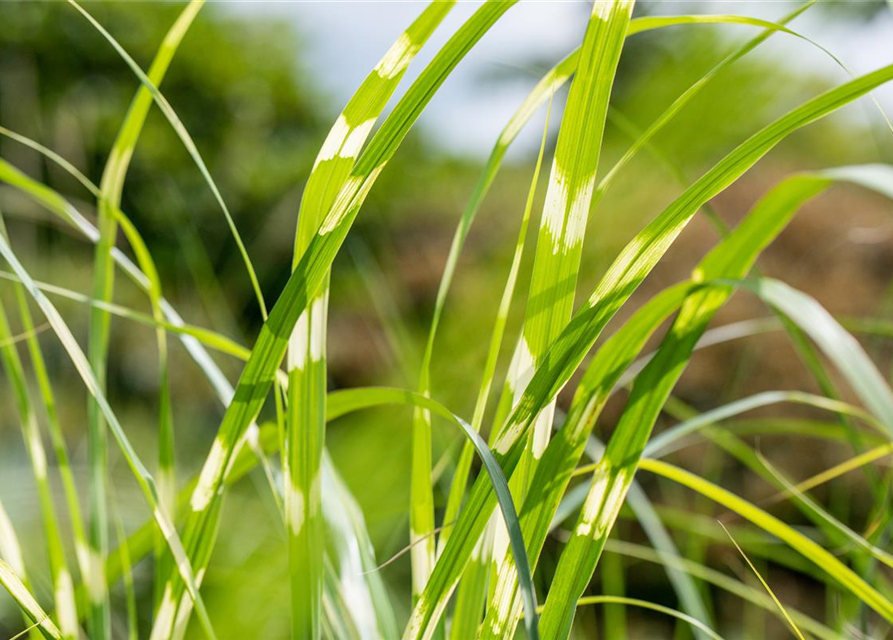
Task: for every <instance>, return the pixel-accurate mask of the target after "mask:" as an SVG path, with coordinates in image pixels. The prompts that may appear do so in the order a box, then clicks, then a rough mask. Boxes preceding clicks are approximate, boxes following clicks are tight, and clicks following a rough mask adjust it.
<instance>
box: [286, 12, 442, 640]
mask: <svg viewBox="0 0 893 640" xmlns="http://www.w3.org/2000/svg"><path fill="white" fill-rule="evenodd" d="M453 5H454V2H452V1H448V2H432V3H431V4H429V5H428V7H427V8H426V9H425V11H423V12H422V14H421V15H420V16H419V17H418V18H417V19H416V20H415V21H414V22H413V23H412V24H411V25H410V26H409V27H408V28H407V29H406V30H405V31H404V32H403V33H401V34H400V37H399V38H398V39H397V40H396V42H394V44H393V45H392V46H391V48H390V49H389V50H388V51H387V52H386V53H385V55H384V57H383V58H382V59H381V61H380V62H379V63H378V65H376V67H375V69H373V70H372V72H371V73H370V74H369V75H368V76H367V77H366V79H365V80H364V82H363V83H362V85H361V86H360V88H359V89H358V90H357V92H356V93H355V94H354V95H353V97H351V99H350V101H349V102H348V103H347V106H345V108H344V110H343V111H342V112H341V114H340V115H339V117H338V120H337V121H336V123H335V126H334V127H332V129H331V130H330V131H329V134H328V136H327V137H326V140H325V142H324V143H323V146H322V149H321V150H320V152H319V155H318V156H317V159H316V162H315V163H314V166H313V170H312V172H311V173H310V177H309V178H308V180H307V186H306V187H305V190H304V196H303V198H302V200H301V208H300V212H299V216H298V229H297V233H296V236H295V252H294V261H293V265H292V266H293V268H294V267H297V265H298V262H299V260H300V258H301V256H302V255H303V254H304V252H305V251H306V249H307V247H308V245H309V244H310V241H311V239H312V238H313V237H314V236H315V235H316V234H317V232H318V231H319V227H320V224H321V223H322V220H323V217H324V216H325V214H326V212H328V211H329V209H330V208H331V207H332V205H333V204H334V202H335V198H336V197H337V195H338V192H339V191H340V190H341V189H342V187H344V185H345V183H346V181H347V180H348V178H349V177H350V172H351V170H352V169H353V167H354V164H355V163H356V160H357V157H358V156H359V154H360V150H361V149H362V147H363V145H364V144H365V142H366V138H367V137H368V136H369V134H370V132H371V130H372V127H373V126H374V124H375V121H376V120H377V119H378V117H379V116H380V115H381V112H382V111H383V110H384V108H385V106H386V104H387V102H388V100H389V99H390V98H391V96H392V95H393V93H394V91H396V89H397V86H398V85H399V83H400V80H401V79H402V78H403V75H404V74H405V72H406V69H407V67H408V66H409V64H410V63H411V61H412V59H413V58H414V57H415V55H416V53H417V52H418V50H419V49H420V48H421V47H422V45H423V44H424V43H425V42H426V41H427V40H428V38H429V37H430V36H431V34H432V33H433V32H434V30H435V29H436V28H437V26H438V25H439V24H440V23H441V22H442V20H443V19H444V18H445V17H446V15H447V14H448V13H449V11H450V9H452V7H453ZM327 308H328V283H326V284H324V285H323V290H322V291H320V292H319V293H318V294H317V296H316V297H315V298H314V299H313V300H312V301H311V302H310V303H309V307H308V309H307V310H305V311H304V312H303V313H302V315H301V316H300V317H299V318H298V322H297V325H296V327H295V329H294V332H293V333H292V338H291V342H290V344H289V355H288V375H289V387H288V388H289V392H288V393H289V413H288V417H289V428H288V434H289V438H288V446H287V469H288V477H289V483H288V485H287V487H288V491H287V492H286V521H287V522H288V523H289V527H290V532H289V550H290V554H289V559H290V560H289V561H290V563H291V564H290V567H291V569H290V573H291V588H292V620H293V622H292V637H293V638H305V637H309V638H315V637H318V636H319V618H320V604H321V593H322V581H323V571H322V568H323V566H322V559H323V558H322V549H323V544H322V537H323V524H322V518H321V516H320V514H319V509H318V508H317V507H316V505H319V504H320V502H321V500H322V495H321V483H320V482H319V481H318V479H317V478H318V476H319V473H320V467H321V464H322V452H323V447H324V443H325V424H326V419H325V394H326V361H325V350H326V349H325V346H326V316H327ZM414 436H415V431H414ZM423 444H424V443H419V446H418V447H416V449H414V455H413V464H414V465H418V464H422V463H423V462H424V460H420V459H419V455H420V452H424V446H423ZM427 450H428V454H427V458H426V459H427V460H428V467H429V469H430V457H431V454H430V439H429V442H428V448H427ZM424 486H425V487H426V488H427V489H428V491H429V493H430V483H429V482H427V478H426V482H425V485H424ZM413 491H414V494H413V495H416V494H417V493H418V491H419V487H417V486H416V485H415V484H413ZM428 497H429V498H430V496H428ZM426 507H427V508H428V509H427V511H426ZM433 518H434V513H433V499H431V500H428V501H425V500H424V495H421V496H417V497H416V498H414V499H413V501H412V506H411V509H410V527H411V530H412V531H413V532H415V531H420V532H423V533H422V535H424V536H427V533H428V532H429V531H430V530H431V529H432V528H433ZM413 535H414V534H413ZM429 539H430V538H429ZM430 540H431V545H433V539H430ZM426 550H427V549H426V546H425V545H424V544H417V545H415V546H414V547H413V555H412V558H413V575H414V584H417V583H419V582H421V584H424V581H425V580H426V579H427V569H426V567H427V566H429V565H430V564H431V563H433V546H432V549H431V551H432V555H431V557H427V556H426V554H425V551H426Z"/></svg>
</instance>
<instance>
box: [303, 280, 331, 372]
mask: <svg viewBox="0 0 893 640" xmlns="http://www.w3.org/2000/svg"><path fill="white" fill-rule="evenodd" d="M326 297H327V296H326V295H325V294H323V295H321V296H320V297H318V298H317V299H316V300H314V301H313V304H312V305H311V307H310V359H311V360H312V361H313V362H319V361H320V360H322V354H323V351H324V350H325V341H326V306H327V305H326V302H327V301H326ZM306 313H307V312H306V310H305V311H304V314H306ZM304 314H301V315H302V316H303V315H304Z"/></svg>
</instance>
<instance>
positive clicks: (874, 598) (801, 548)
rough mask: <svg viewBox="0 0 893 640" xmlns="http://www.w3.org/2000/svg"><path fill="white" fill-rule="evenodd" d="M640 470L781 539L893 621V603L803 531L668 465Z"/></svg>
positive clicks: (643, 464)
mask: <svg viewBox="0 0 893 640" xmlns="http://www.w3.org/2000/svg"><path fill="white" fill-rule="evenodd" d="M639 468H640V469H642V470H643V471H649V472H651V473H655V474H658V475H660V476H662V477H664V478H667V479H669V480H672V481H674V482H676V483H678V484H681V485H682V486H685V487H688V488H689V489H691V490H693V491H696V492H697V493H699V494H701V495H703V496H705V497H707V498H710V499H711V500H713V501H714V502H716V503H718V504H720V505H722V506H724V507H725V508H727V509H729V510H731V511H734V512H735V513H737V514H738V515H740V516H741V517H743V518H745V519H747V520H749V521H750V522H752V523H753V524H755V525H756V526H758V527H760V528H761V529H763V530H764V531H767V532H768V533H770V534H772V535H773V536H775V537H777V538H779V539H780V540H781V541H783V542H784V543H785V544H787V545H788V546H790V547H791V548H793V549H794V550H796V551H797V552H798V553H800V554H801V555H803V557H804V558H806V559H807V560H809V561H810V562H811V563H814V564H815V565H817V566H819V567H820V568H821V569H822V570H823V571H824V572H825V573H827V574H828V575H829V576H831V577H832V578H834V580H836V581H837V582H838V583H839V584H840V585H841V586H843V587H844V588H845V589H847V590H849V591H851V592H852V593H854V594H855V595H856V596H857V597H858V598H860V599H861V600H862V601H863V602H864V603H865V604H867V605H868V606H870V607H871V608H872V609H874V610H875V611H877V612H878V613H879V614H880V615H881V616H883V617H884V618H885V619H887V620H888V621H893V603H891V602H890V601H889V600H888V599H887V598H885V597H884V596H883V595H881V594H880V593H878V592H877V590H875V589H874V588H873V587H872V586H871V585H869V584H867V583H866V582H865V581H864V580H863V579H862V578H860V577H859V576H858V575H856V574H855V573H854V572H853V571H852V570H851V569H849V568H848V567H846V566H845V565H844V564H843V563H841V562H840V560H838V559H837V558H836V557H834V555H832V554H831V553H829V552H828V551H826V550H825V549H824V548H823V547H822V546H820V545H819V544H817V543H815V542H813V541H812V540H811V539H810V538H808V537H806V536H805V535H803V534H802V533H800V532H799V531H797V530H795V529H793V528H792V527H789V526H788V525H786V524H785V523H784V522H782V521H781V520H779V519H778V518H775V517H774V516H772V515H770V514H768V513H766V512H765V511H763V510H762V509H760V508H758V507H756V506H754V505H753V504H751V503H750V502H748V501H746V500H744V499H742V498H740V497H738V496H736V495H734V494H733V493H731V492H729V491H727V490H725V489H723V488H722V487H718V486H717V485H715V484H713V483H710V482H707V481H706V480H704V479H703V478H700V477H698V476H696V475H694V474H692V473H689V472H688V471H684V470H683V469H679V468H678V467H674V466H673V465H670V464H667V463H665V462H660V461H658V460H651V459H648V458H643V459H642V460H641V461H640V462H639Z"/></svg>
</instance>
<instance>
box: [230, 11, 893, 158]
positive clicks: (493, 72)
mask: <svg viewBox="0 0 893 640" xmlns="http://www.w3.org/2000/svg"><path fill="white" fill-rule="evenodd" d="M845 1H846V2H850V3H853V2H859V1H860V0H845ZM798 3H799V2H794V1H790V0H750V1H747V2H742V1H735V0H714V1H711V2H695V1H690V0H689V1H687V0H678V1H677V0H650V2H648V4H650V5H651V7H653V8H654V12H655V13H660V14H682V13H712V14H732V13H736V14H741V15H749V16H754V17H760V18H764V19H769V20H773V19H776V18H778V17H780V16H781V15H783V14H785V13H788V12H789V11H791V10H792V8H793V7H795V6H796V5H797V4H798ZM639 4H644V2H641V1H640V3H639ZM424 5H425V2H423V1H416V0H347V1H343V0H342V1H339V0H325V1H315V0H295V1H289V0H285V1H278V2H269V1H264V0H261V1H254V2H232V3H227V4H226V5H225V6H226V8H227V10H229V11H234V12H238V13H241V14H243V15H246V17H247V16H250V15H264V16H267V17H273V18H275V19H282V20H287V21H288V22H289V23H291V24H292V25H293V26H294V28H295V29H296V30H297V32H298V33H300V34H301V39H302V42H303V43H304V53H303V55H304V56H305V59H304V65H305V66H306V67H307V68H308V69H310V70H311V72H315V76H316V77H315V78H314V79H315V81H316V83H317V84H318V86H321V87H322V88H323V90H324V91H325V92H326V93H327V94H328V95H329V96H331V98H332V110H333V113H332V117H333V120H334V118H335V117H336V116H337V113H338V111H340V108H341V106H343V105H344V104H345V103H346V102H347V100H348V99H349V98H350V96H351V95H352V93H353V92H354V91H355V89H356V88H357V87H358V86H359V84H360V83H361V82H362V80H363V78H364V77H365V76H366V74H367V73H368V72H369V71H370V70H371V68H372V67H373V66H374V65H375V63H376V62H377V61H378V59H379V58H380V57H381V55H382V54H383V53H384V52H385V51H386V50H387V48H388V47H389V46H390V44H391V43H392V42H393V41H394V40H395V39H396V38H397V37H398V36H399V34H400V33H401V32H402V31H403V29H404V28H405V27H406V26H407V25H409V24H410V22H412V20H413V19H414V18H415V17H416V16H417V15H418V14H419V13H420V12H421V10H422V9H423V7H424ZM655 5H657V6H656V7H655ZM479 6H480V2H477V1H466V2H462V1H460V2H459V3H458V4H457V6H456V7H455V8H454V9H453V10H452V11H451V12H450V14H449V15H448V17H447V19H446V20H445V21H444V23H443V24H442V25H441V26H440V27H439V28H438V30H437V32H436V33H435V34H434V36H433V37H432V38H431V40H430V41H429V42H428V44H427V45H426V46H425V47H424V48H423V49H422V51H421V52H420V53H419V55H418V57H417V58H416V60H415V62H414V63H413V65H412V66H411V67H410V70H409V72H408V74H407V76H406V78H405V79H404V85H403V87H404V88H405V87H406V86H409V82H411V81H412V80H413V79H414V78H415V76H417V75H418V73H419V72H420V70H421V69H423V68H424V66H425V64H427V63H428V62H429V61H430V59H431V58H432V57H433V55H434V52H436V51H437V50H438V49H439V48H440V46H441V45H442V44H443V43H444V42H445V41H446V40H447V38H448V37H449V36H450V34H452V33H453V32H454V31H455V30H456V29H457V28H458V27H459V26H460V25H461V24H462V23H463V22H464V21H465V20H466V19H467V18H468V16H470V15H471V14H472V13H473V12H474V11H475V10H476V9H477V8H478V7H479ZM590 7H591V3H590V2H587V1H585V0H565V1H562V0H548V1H538V0H527V1H522V2H519V4H518V5H516V6H515V7H513V8H512V9H510V10H509V11H508V13H506V15H505V16H503V17H502V18H501V19H500V20H499V21H498V22H497V23H496V25H495V26H494V27H493V28H492V29H491V30H490V32H488V33H487V34H486V35H485V36H484V38H483V39H482V40H481V41H480V42H479V43H478V44H477V45H476V46H475V47H474V48H473V49H472V50H471V52H470V53H469V54H468V56H467V57H466V58H465V59H464V60H463V61H462V62H461V63H460V65H459V66H458V67H457V69H456V70H455V71H454V72H453V74H452V75H451V76H450V78H448V80H447V81H446V83H445V84H444V87H443V88H442V89H441V90H440V91H439V92H438V93H437V94H436V95H435V97H434V99H433V100H432V101H431V104H430V105H429V106H428V108H427V109H426V111H425V113H424V114H423V115H422V117H421V119H420V120H419V124H418V125H417V126H418V127H420V128H422V129H423V130H424V131H425V132H426V133H427V134H428V135H429V136H430V137H431V138H432V139H433V140H434V141H435V142H436V143H438V144H440V145H441V146H442V147H443V148H444V149H445V150H446V151H448V152H450V153H454V154H458V155H464V156H470V157H473V158H481V159H482V158H484V157H485V156H486V155H487V154H488V153H489V151H490V149H491V147H492V145H493V143H494V141H495V140H496V137H497V135H498V134H499V131H500V130H501V129H502V127H503V126H504V124H505V122H506V121H507V120H508V118H509V117H510V116H511V114H512V112H513V111H514V110H515V108H516V107H517V106H518V104H520V102H521V101H522V100H523V99H524V97H525V96H526V94H527V92H528V91H529V90H530V88H532V86H533V85H534V84H535V83H536V81H537V80H538V79H539V77H540V76H541V75H542V74H543V73H544V72H545V71H546V70H547V68H548V66H551V64H554V63H555V62H557V61H558V60H560V59H561V58H562V57H563V56H564V55H566V54H567V53H569V52H570V51H571V50H572V49H573V47H574V46H576V45H577V44H578V43H579V42H580V41H581V39H582V36H583V31H584V29H585V25H586V19H587V16H588V13H589V10H590ZM791 26H792V28H794V29H795V30H797V31H798V32H799V33H802V34H803V35H805V36H807V37H809V38H812V39H814V40H815V41H816V42H818V43H820V44H821V45H823V46H825V47H826V48H827V49H829V50H830V51H832V52H834V53H835V54H836V55H837V56H838V57H839V58H840V60H841V61H842V62H843V63H844V64H845V65H846V66H847V67H848V68H849V69H850V70H851V71H852V72H854V73H857V74H858V73H864V72H867V71H870V70H872V69H874V68H876V67H878V66H880V65H881V64H884V63H885V62H893V13H890V12H885V13H881V14H880V16H879V17H878V18H877V19H875V20H874V21H873V22H871V23H868V24H865V23H860V24H858V25H853V24H845V23H844V21H841V20H835V19H829V16H828V14H827V12H826V8H824V7H816V8H813V9H811V10H810V11H808V12H807V13H806V14H804V15H803V16H801V17H800V18H798V19H797V21H796V22H795V23H793V24H792V25H791ZM685 28H711V29H722V30H724V31H725V32H727V33H728V34H729V46H730V49H731V48H733V47H734V46H735V43H740V42H743V41H744V39H746V38H748V37H751V36H752V35H753V34H754V28H753V27H748V26H730V25H729V26H727V25H719V26H717V25H712V26H707V27H681V29H685ZM641 37H647V36H641ZM752 55H764V56H772V57H774V58H775V59H777V60H784V63H785V64H787V65H790V66H792V67H793V68H795V69H800V70H802V72H804V73H821V74H827V75H828V76H829V78H831V79H833V80H836V81H838V82H843V81H845V80H846V78H847V75H846V72H845V71H843V70H842V69H841V68H839V67H838V66H837V65H836V64H835V63H834V62H833V61H832V60H831V59H830V58H828V56H827V55H825V54H823V53H821V52H820V51H819V50H818V49H816V48H815V47H814V46H813V45H811V44H809V43H806V42H804V41H802V40H798V39H797V38H796V37H793V36H791V35H788V34H778V35H776V36H775V37H774V38H772V39H770V41H769V42H768V43H767V44H766V45H764V46H763V47H762V48H761V49H760V50H758V51H757V52H756V53H755V54H752ZM510 70H514V71H515V72H516V73H515V74H514V75H513V76H512V77H513V78H515V79H514V80H512V81H507V80H506V79H505V77H502V78H499V79H497V76H500V75H501V76H504V75H505V73H506V72H507V71H510ZM877 96H878V99H879V100H880V101H881V103H882V104H883V105H884V107H885V108H887V107H888V106H889V107H890V110H891V111H893V88H886V89H883V90H881V91H879V92H878V93H877ZM856 111H861V112H862V115H861V116H860V115H859V114H858V113H857V114H854V117H865V116H864V110H859V109H858V108H857V109H856ZM542 117H543V116H542V114H541V118H542ZM541 124H542V120H541V119H540V120H539V121H537V120H534V121H532V122H531V125H530V126H528V127H527V130H526V132H525V133H524V134H522V136H521V137H520V138H519V140H518V143H517V144H516V151H515V153H527V152H529V150H530V149H531V148H532V147H534V146H535V145H537V144H538V141H539V136H540V132H541Z"/></svg>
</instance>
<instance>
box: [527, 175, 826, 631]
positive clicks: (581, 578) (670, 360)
mask: <svg viewBox="0 0 893 640" xmlns="http://www.w3.org/2000/svg"><path fill="white" fill-rule="evenodd" d="M833 182H834V180H833V179H832V178H830V177H828V176H826V175H823V174H817V175H811V174H807V175H801V176H795V177H793V178H790V179H788V180H786V181H784V182H782V183H781V184H780V185H779V186H778V187H776V188H775V189H773V190H772V191H771V192H770V193H769V194H768V195H767V196H766V197H764V198H763V199H762V200H761V201H760V202H759V203H758V204H757V205H756V206H755V207H754V209H753V210H752V212H751V213H750V214H748V216H747V217H746V218H745V220H744V222H743V223H742V224H741V225H740V226H739V227H738V228H737V229H736V230H735V232H734V233H732V234H731V235H729V236H728V237H727V238H726V240H725V241H723V242H722V243H721V244H720V245H718V246H717V247H716V248H714V249H713V250H712V251H711V252H710V253H709V254H708V255H707V256H706V257H705V258H704V260H703V261H702V262H701V263H700V264H699V266H698V267H697V268H696V269H695V271H694V274H693V277H692V280H693V281H694V282H695V283H700V282H705V281H709V280H712V279H715V274H720V273H738V274H740V275H742V276H743V275H745V274H746V273H747V272H748V271H749V270H750V268H751V266H752V265H753V263H754V261H755V260H756V257H757V256H758V255H759V253H760V252H761V251H762V250H763V248H765V247H766V246H767V245H768V244H769V243H770V242H771V241H772V240H773V239H774V238H775V237H776V236H777V235H778V234H779V233H780V232H781V231H782V229H784V227H785V226H786V225H787V223H788V221H789V220H790V219H791V218H792V217H793V215H794V214H795V213H796V211H797V210H798V209H799V207H800V206H801V205H802V204H803V203H804V202H806V201H807V200H809V199H811V198H813V197H815V196H816V195H818V194H819V193H820V192H822V191H823V190H825V189H826V188H827V187H828V186H830V185H831V184H832V183H833ZM731 293H732V290H731V289H729V288H726V289H713V290H705V291H694V292H693V293H692V294H691V295H690V296H689V298H688V299H687V300H686V301H685V303H684V304H683V306H682V308H681V310H680V312H679V315H678V317H677V318H676V321H675V323H674V324H673V327H672V329H671V331H670V333H669V334H668V335H667V337H666V338H665V339H664V341H663V343H662V344H661V347H660V349H659V351H658V352H657V354H656V355H655V357H654V358H653V359H652V360H651V361H650V362H649V363H648V364H647V365H646V366H645V368H644V369H643V370H642V373H640V374H639V376H637V378H636V381H635V384H634V386H633V389H632V392H631V395H630V398H629V400H628V402H627V408H626V410H625V411H624V413H623V415H622V416H621V419H620V422H619V424H618V425H617V428H616V430H615V432H614V435H613V437H612V438H611V441H610V442H609V444H608V448H607V450H606V452H605V455H604V457H603V458H602V460H601V461H600V463H599V464H598V465H597V466H596V468H595V470H594V472H593V481H592V485H591V488H590V493H589V495H588V496H587V499H586V502H585V503H584V507H583V513H582V514H581V516H580V519H579V521H578V524H577V526H576V528H575V531H574V535H573V536H572V537H571V540H570V542H569V544H568V546H567V548H566V549H565V551H564V552H563V554H562V557H561V560H560V562H559V565H558V569H557V570H556V576H555V580H554V582H553V585H552V589H551V590H550V593H549V598H548V599H547V601H546V608H545V613H544V615H543V623H542V624H543V633H544V635H545V634H547V632H548V634H551V635H548V636H547V637H558V636H561V635H563V634H565V633H566V632H568V631H569V630H570V625H571V623H572V620H573V609H572V608H571V607H569V606H568V599H569V598H570V599H576V598H578V597H579V596H580V594H581V593H582V592H583V589H584V588H585V587H586V584H587V583H588V582H589V579H590V577H591V575H592V572H593V571H594V568H595V565H596V563H597V562H598V559H599V556H600V554H601V550H602V548H603V546H604V543H605V541H606V540H607V537H608V535H609V534H610V532H611V529H612V527H613V523H614V521H615V519H616V518H617V515H618V513H619V510H620V507H621V505H622V503H623V500H624V497H625V495H626V491H627V489H628V487H629V484H630V482H631V481H632V477H633V475H634V473H635V464H636V461H637V460H638V459H639V458H640V457H641V456H642V454H643V451H644V449H645V446H646V443H647V441H648V438H649V437H650V434H651V428H652V426H653V425H654V422H655V421H656V419H657V417H658V415H659V413H660V410H661V408H662V407H663V405H664V403H665V402H666V400H667V398H668V397H669V394H670V391H671V390H672V388H673V386H674V385H675V384H676V381H677V380H678V378H679V376H680V375H681V373H682V371H683V370H684V368H685V366H686V364H687V362H688V360H689V358H690V357H691V354H692V352H693V349H694V346H695V344H696V343H697V341H698V340H699V339H700V337H701V335H702V334H703V332H704V330H705V329H706V326H707V323H708V322H709V321H710V319H711V318H712V317H713V315H714V314H715V312H716V311H717V310H718V309H719V307H720V306H722V305H723V304H724V303H725V301H726V300H727V299H728V298H729V297H730V295H731ZM550 601H551V602H552V603H554V604H553V605H552V606H551V608H550Z"/></svg>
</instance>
